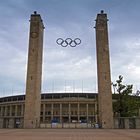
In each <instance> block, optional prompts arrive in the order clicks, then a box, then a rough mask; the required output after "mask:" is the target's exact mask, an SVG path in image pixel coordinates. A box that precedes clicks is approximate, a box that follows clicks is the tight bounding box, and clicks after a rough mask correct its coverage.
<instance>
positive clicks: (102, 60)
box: [95, 11, 113, 128]
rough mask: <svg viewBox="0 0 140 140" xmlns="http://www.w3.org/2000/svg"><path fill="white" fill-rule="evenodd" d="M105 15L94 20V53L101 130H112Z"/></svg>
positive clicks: (101, 14)
mask: <svg viewBox="0 0 140 140" xmlns="http://www.w3.org/2000/svg"><path fill="white" fill-rule="evenodd" d="M107 21H108V19H107V14H105V13H104V12H103V11H101V13H100V14H98V15H97V19H96V27H95V29H96V52H97V74H98V107H99V109H98V111H99V124H100V126H101V127H102V128H113V109H112V93H111V75H110V60H109V59H110V56H109V42H108V27H107Z"/></svg>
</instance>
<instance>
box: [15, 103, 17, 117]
mask: <svg viewBox="0 0 140 140" xmlns="http://www.w3.org/2000/svg"><path fill="white" fill-rule="evenodd" d="M17 115H18V105H15V116H17Z"/></svg>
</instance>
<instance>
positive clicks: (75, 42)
mask: <svg viewBox="0 0 140 140" xmlns="http://www.w3.org/2000/svg"><path fill="white" fill-rule="evenodd" d="M56 43H57V44H58V45H61V47H67V46H70V47H76V46H77V45H79V44H81V39H80V38H75V39H74V40H73V39H71V38H66V39H65V40H64V39H62V38H58V39H57V40H56Z"/></svg>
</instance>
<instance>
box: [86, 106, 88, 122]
mask: <svg viewBox="0 0 140 140" xmlns="http://www.w3.org/2000/svg"><path fill="white" fill-rule="evenodd" d="M86 114H87V122H88V103H87V113H86Z"/></svg>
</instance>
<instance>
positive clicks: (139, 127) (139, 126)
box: [135, 118, 140, 129]
mask: <svg viewBox="0 0 140 140" xmlns="http://www.w3.org/2000/svg"><path fill="white" fill-rule="evenodd" d="M135 121H136V129H140V118H136V120H135Z"/></svg>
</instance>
